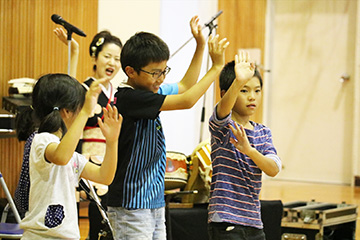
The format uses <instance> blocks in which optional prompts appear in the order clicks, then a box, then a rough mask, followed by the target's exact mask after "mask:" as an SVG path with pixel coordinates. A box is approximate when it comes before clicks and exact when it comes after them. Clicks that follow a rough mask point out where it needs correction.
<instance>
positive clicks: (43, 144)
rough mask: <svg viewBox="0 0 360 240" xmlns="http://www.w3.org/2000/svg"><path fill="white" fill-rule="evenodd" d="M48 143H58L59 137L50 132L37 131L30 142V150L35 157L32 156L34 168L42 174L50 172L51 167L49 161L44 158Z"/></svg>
mask: <svg viewBox="0 0 360 240" xmlns="http://www.w3.org/2000/svg"><path fill="white" fill-rule="evenodd" d="M50 143H60V139H59V138H58V137H57V136H55V135H53V134H51V133H39V134H36V135H35V137H34V140H33V143H32V144H31V150H30V151H32V150H33V151H34V152H35V157H34V158H32V160H31V161H32V162H33V164H34V166H36V167H35V169H36V170H37V171H39V172H41V174H44V176H46V175H48V174H50V171H49V168H50V167H51V164H52V163H50V162H48V161H47V160H46V159H45V150H46V148H47V146H48V145H49V144H50Z"/></svg>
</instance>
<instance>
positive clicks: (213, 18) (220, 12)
mask: <svg viewBox="0 0 360 240" xmlns="http://www.w3.org/2000/svg"><path fill="white" fill-rule="evenodd" d="M222 12H223V11H222V10H220V11H219V12H218V13H217V14H215V15H214V16H213V17H212V18H211V20H210V21H208V22H207V23H205V26H206V27H208V26H209V25H210V24H212V22H213V21H214V20H215V19H217V18H218V17H219V16H220V14H222Z"/></svg>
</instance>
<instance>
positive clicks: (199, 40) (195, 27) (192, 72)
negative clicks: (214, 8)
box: [178, 16, 206, 93]
mask: <svg viewBox="0 0 360 240" xmlns="http://www.w3.org/2000/svg"><path fill="white" fill-rule="evenodd" d="M190 28H191V33H192V35H193V37H194V38H195V40H196V49H195V52H194V56H193V58H192V60H191V63H190V66H189V68H188V70H187V71H186V73H185V75H184V77H183V78H182V79H181V81H180V82H179V83H178V86H179V93H183V92H185V91H186V90H188V89H190V88H191V87H192V86H194V84H195V83H196V82H197V80H198V78H199V74H200V70H201V64H202V60H203V54H204V49H205V44H206V41H205V38H204V35H203V34H202V31H201V26H200V24H199V17H198V16H194V17H192V18H191V20H190Z"/></svg>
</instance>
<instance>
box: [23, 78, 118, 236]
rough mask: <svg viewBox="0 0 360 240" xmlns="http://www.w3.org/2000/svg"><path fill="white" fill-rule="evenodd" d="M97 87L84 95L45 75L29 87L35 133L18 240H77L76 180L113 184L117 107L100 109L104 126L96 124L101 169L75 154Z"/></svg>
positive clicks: (78, 88)
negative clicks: (25, 208)
mask: <svg viewBox="0 0 360 240" xmlns="http://www.w3.org/2000/svg"><path fill="white" fill-rule="evenodd" d="M100 83H101V81H95V82H94V83H93V84H92V85H91V86H90V89H89V91H88V92H87V93H86V95H85V91H84V89H83V87H82V86H81V84H79V83H78V82H77V81H76V80H75V79H74V78H72V77H70V76H68V75H66V74H48V75H45V76H42V77H41V78H40V79H39V80H38V81H37V83H36V85H35V87H34V90H33V99H32V101H33V104H32V107H33V109H34V115H35V116H36V118H37V120H38V121H39V125H38V126H39V129H38V133H37V134H35V136H34V138H33V141H32V144H31V150H30V181H31V184H30V196H29V211H28V212H27V213H26V215H25V218H24V219H23V220H22V222H21V224H20V227H21V228H23V229H24V234H23V239H39V238H58V239H59V238H67V239H79V238H80V233H79V229H78V227H77V226H78V222H77V219H78V217H77V208H76V199H75V187H76V186H77V183H78V181H79V179H80V177H84V178H86V179H89V180H91V181H96V182H100V183H103V184H110V183H111V181H112V180H113V177H114V174H115V169H116V164H117V144H118V135H119V133H120V128H121V123H122V117H121V115H119V114H118V112H117V109H116V107H110V106H108V108H107V109H105V108H104V109H103V111H104V122H102V121H101V119H100V118H99V119H98V124H99V126H100V128H101V130H102V133H103V134H104V136H105V138H106V154H105V157H104V162H103V164H102V165H101V167H99V166H96V165H94V164H92V163H90V162H88V161H87V160H86V158H85V157H84V156H82V155H80V154H78V153H75V148H76V145H77V143H78V141H79V138H80V136H81V133H82V129H83V127H84V125H85V123H86V121H87V119H88V118H89V116H91V115H92V114H93V111H94V108H95V105H96V103H97V98H98V96H99V93H100V91H101V88H100V86H99V84H100ZM84 100H85V102H84ZM23 119H31V118H26V116H24V118H23Z"/></svg>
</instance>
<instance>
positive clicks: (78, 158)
mask: <svg viewBox="0 0 360 240" xmlns="http://www.w3.org/2000/svg"><path fill="white" fill-rule="evenodd" d="M87 162H88V160H87V159H86V157H85V156H83V155H82V154H80V153H77V152H75V153H74V155H73V157H72V164H71V166H72V167H73V172H74V174H75V179H76V180H77V182H76V187H77V186H78V182H79V181H80V178H81V173H82V172H83V170H84V168H85V165H86V163H87Z"/></svg>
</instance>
